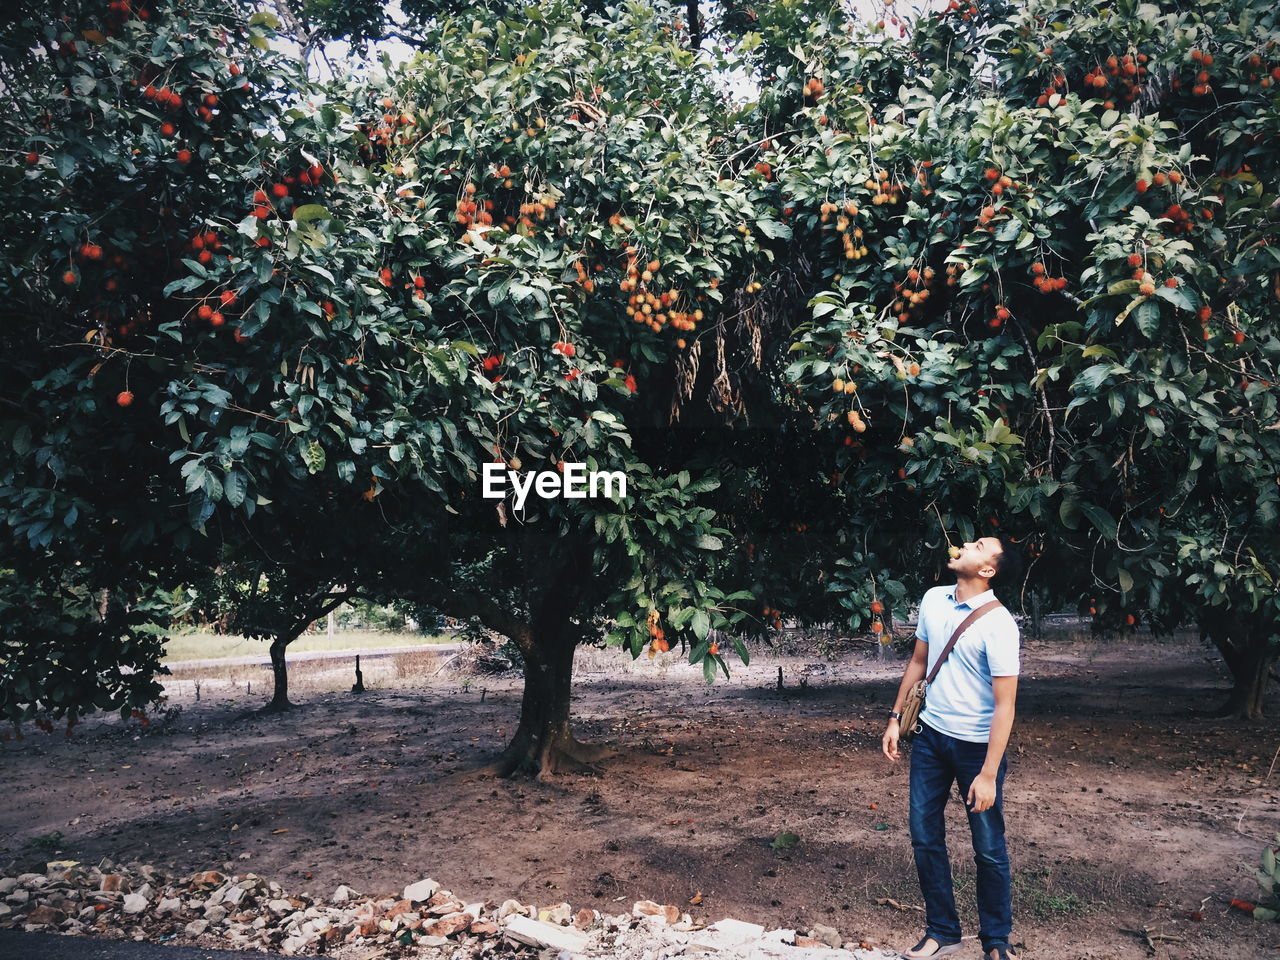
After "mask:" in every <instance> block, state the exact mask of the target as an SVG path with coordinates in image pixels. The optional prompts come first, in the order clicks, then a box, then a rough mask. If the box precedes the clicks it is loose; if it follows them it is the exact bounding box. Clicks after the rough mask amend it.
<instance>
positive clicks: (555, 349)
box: [551, 340, 578, 357]
mask: <svg viewBox="0 0 1280 960" xmlns="http://www.w3.org/2000/svg"><path fill="white" fill-rule="evenodd" d="M551 352H552V353H557V354H559V355H560V356H562V357H572V356H573V355H574V354H575V353H577V352H578V348H577V347H575V346H574V345H573V344H572V343H566V342H565V341H563V340H557V341H556V342H555V343H553V344H552V345H551Z"/></svg>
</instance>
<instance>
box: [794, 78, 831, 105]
mask: <svg viewBox="0 0 1280 960" xmlns="http://www.w3.org/2000/svg"><path fill="white" fill-rule="evenodd" d="M825 89H826V88H825V87H824V86H823V85H822V81H821V80H819V79H818V78H817V77H810V78H809V79H807V80H806V81H805V82H804V86H803V87H802V88H801V91H800V92H801V93H802V94H804V98H805V100H806V101H807V102H809V103H816V102H817V100H818V98H819V97H821V96H822V91H823V90H825Z"/></svg>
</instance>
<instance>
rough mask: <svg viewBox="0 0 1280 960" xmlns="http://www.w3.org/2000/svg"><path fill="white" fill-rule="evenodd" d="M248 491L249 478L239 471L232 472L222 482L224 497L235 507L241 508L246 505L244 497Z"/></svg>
mask: <svg viewBox="0 0 1280 960" xmlns="http://www.w3.org/2000/svg"><path fill="white" fill-rule="evenodd" d="M248 491H249V478H248V476H246V475H245V474H244V473H242V472H241V471H239V470H232V471H230V472H229V473H228V474H227V476H226V479H225V480H223V482H222V495H223V496H224V497H226V500H227V503H228V504H230V505H231V506H233V507H239V506H240V504H242V503H244V497H245V494H246V493H247V492H248Z"/></svg>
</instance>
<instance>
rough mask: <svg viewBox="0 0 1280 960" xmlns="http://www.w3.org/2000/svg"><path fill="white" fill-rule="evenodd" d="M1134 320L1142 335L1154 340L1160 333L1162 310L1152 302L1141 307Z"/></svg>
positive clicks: (1135, 313)
mask: <svg viewBox="0 0 1280 960" xmlns="http://www.w3.org/2000/svg"><path fill="white" fill-rule="evenodd" d="M1133 319H1134V322H1135V323H1136V324H1137V325H1138V329H1139V330H1140V331H1142V335H1143V336H1144V337H1146V338H1147V339H1149V340H1154V339H1155V338H1156V335H1157V334H1158V333H1159V332H1160V308H1159V307H1158V306H1156V304H1154V303H1152V302H1151V301H1150V300H1147V301H1145V302H1143V303H1142V304H1141V305H1139V307H1138V309H1137V310H1136V311H1134V314H1133Z"/></svg>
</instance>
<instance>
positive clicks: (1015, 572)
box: [990, 537, 1022, 590]
mask: <svg viewBox="0 0 1280 960" xmlns="http://www.w3.org/2000/svg"><path fill="white" fill-rule="evenodd" d="M996 540H998V541H999V542H1000V555H999V556H997V557H996V558H995V561H994V564H995V568H996V573H995V576H994V577H992V578H991V581H990V586H991V589H993V590H994V589H996V588H997V587H1007V586H1012V585H1013V584H1015V583H1017V582H1018V581H1019V580H1020V579H1022V550H1021V548H1020V547H1019V546H1018V545H1017V544H1016V543H1014V542H1013V540H1012V539H1011V538H1010V537H996Z"/></svg>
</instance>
